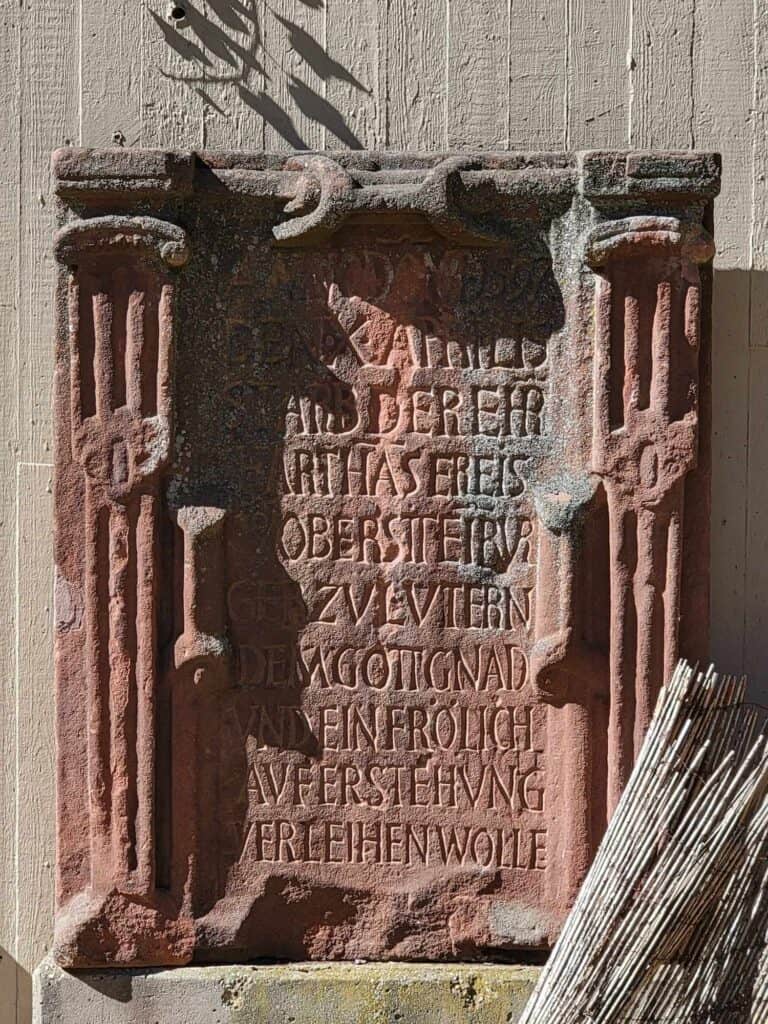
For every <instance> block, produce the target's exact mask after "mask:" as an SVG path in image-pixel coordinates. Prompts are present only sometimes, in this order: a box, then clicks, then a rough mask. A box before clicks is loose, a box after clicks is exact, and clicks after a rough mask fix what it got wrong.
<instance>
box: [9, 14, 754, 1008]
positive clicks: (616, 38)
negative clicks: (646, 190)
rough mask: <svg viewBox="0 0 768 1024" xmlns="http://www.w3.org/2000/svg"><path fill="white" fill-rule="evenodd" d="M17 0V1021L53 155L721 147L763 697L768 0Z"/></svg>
mask: <svg viewBox="0 0 768 1024" xmlns="http://www.w3.org/2000/svg"><path fill="white" fill-rule="evenodd" d="M173 6H174V5H173V4H172V3H171V2H170V0H0V360H2V372H1V373H0V386H1V387H2V391H1V392H0V395H1V396H2V403H1V404H0V947H2V959H0V1024H20V1022H24V1024H26V1022H27V1021H28V1020H29V1019H30V998H31V987H30V978H29V972H30V971H31V970H32V968H33V966H34V964H35V963H36V962H37V961H38V959H39V958H40V957H41V956H42V955H43V954H44V952H45V951H46V949H47V947H48V943H49V941H50V932H51V914H52V878H53V859H54V838H53V834H54V833H53V739H52V735H53V728H52V723H53V688H52V657H51V613H52V603H51V541H50V504H51V466H50V463H51V443H50V438H51V411H50V390H51V372H52V358H51V357H52V351H53V346H52V334H53V331H52V324H51V317H52V282H53V263H52V259H51V253H50V237H51V232H52V226H53V211H52V205H51V198H50V182H49V172H48V155H49V152H50V150H52V149H53V148H54V147H56V146H60V145H62V144H66V143H74V144H81V145H89V146H109V145H113V144H115V142H118V143H120V144H125V145H137V146H138V145H143V146H161V147H171V146H179V147H198V148H199V147H202V146H205V147H209V148H212V147H230V148H250V149H262V148H266V149H272V150H274V149H286V148H290V147H291V146H292V145H296V146H302V145H303V146H308V147H311V148H317V147H325V146H327V147H329V148H337V147H339V146H363V147H368V148H374V147H379V148H391V149H409V148H410V149H416V148H421V149H446V148H483V149H488V148H500V147H512V148H521V149H569V148H599V147H637V148H639V147H654V148H682V149H687V148H691V147H698V148H703V149H719V150H720V151H721V152H722V154H723V157H724V167H723V177H724V189H723V194H722V196H721V198H720V200H719V202H718V204H717V215H716V222H717V224H716V232H717V259H716V263H715V266H716V274H715V288H714V303H715V311H714V509H713V528H714V531H713V533H714V537H713V551H712V577H713V585H714V597H713V607H712V620H713V649H712V653H713V656H714V657H715V659H716V660H717V661H718V663H719V664H720V665H721V667H722V668H723V669H728V670H732V671H740V670H742V669H744V670H745V671H748V672H750V673H751V674H753V676H754V678H755V679H756V680H757V681H758V683H759V686H758V691H761V692H762V693H763V694H766V695H767V696H766V697H765V698H764V699H765V700H766V702H767V703H768V611H767V610H766V608H765V604H766V595H768V193H767V192H766V172H767V170H768V146H767V145H766V112H767V107H766V103H767V97H768V7H767V6H766V5H765V3H764V2H763V0H674V2H671V0H180V2H179V6H186V7H187V8H188V17H187V18H186V19H185V20H184V21H182V22H180V23H179V26H178V27H177V26H176V25H175V24H174V22H173V20H172V18H171V17H170V11H171V8H172V7H173Z"/></svg>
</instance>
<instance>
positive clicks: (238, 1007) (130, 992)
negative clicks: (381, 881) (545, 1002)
mask: <svg viewBox="0 0 768 1024" xmlns="http://www.w3.org/2000/svg"><path fill="white" fill-rule="evenodd" d="M539 970H540V968H537V967H511V966H499V965H494V964H421V963H420V964H403V963H375V964H348V963H333V964H330V963H323V964H315V963H312V964H289V965H285V964H281V965H269V966H234V967H233V966H226V967H223V966H216V967H179V968H175V969H168V970H94V971H77V972H76V973H68V972H67V971H63V970H62V969H61V968H60V967H57V966H56V964H54V963H53V962H52V961H51V960H44V961H43V963H42V964H41V965H40V966H39V967H38V969H37V971H36V972H35V996H34V998H35V1018H34V1019H35V1024H514V1022H515V1021H517V1020H518V1019H519V1017H520V1014H521V1013H522V1010H523V1007H524V1006H525V1003H526V1000H527V999H528V996H529V995H530V993H531V991H532V990H533V986H534V985H535V983H536V979H537V978H538V974H539Z"/></svg>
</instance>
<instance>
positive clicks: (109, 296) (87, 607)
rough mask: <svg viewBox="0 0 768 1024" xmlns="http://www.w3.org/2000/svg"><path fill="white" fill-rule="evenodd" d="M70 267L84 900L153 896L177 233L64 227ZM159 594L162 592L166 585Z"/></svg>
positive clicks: (127, 223)
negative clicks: (79, 549) (164, 487)
mask: <svg viewBox="0 0 768 1024" xmlns="http://www.w3.org/2000/svg"><path fill="white" fill-rule="evenodd" d="M56 254H57V257H58V259H59V260H60V261H61V262H62V263H63V264H65V265H66V267H67V268H68V282H67V302H68V325H69V394H70V430H71V438H70V444H71V452H72V457H73V461H74V463H75V464H76V465H79V467H80V469H81V471H82V473H83V476H84V507H83V508H74V507H72V508H70V509H69V514H70V515H73V516H77V515H82V517H83V520H84V530H83V536H84V541H85V553H84V559H83V562H84V581H85V583H84V620H85V640H86V651H85V655H84V662H83V664H84V674H85V681H86V685H85V687H84V693H83V699H84V700H85V701H86V702H87V709H88V710H87V734H88V735H87V762H88V768H87V786H88V794H89V801H88V806H89V812H88V813H89V821H88V832H89V852H90V890H91V892H92V893H106V892H110V891H112V892H114V891H118V892H120V893H129V894H132V895H134V896H149V895H150V894H152V893H153V892H154V890H155V886H156V876H155V872H156V847H155V837H156V822H155V804H156V795H155V776H156V767H155V764H156V750H155V744H156V740H155V733H156V723H155V718H156V706H157V694H158V676H159V672H160V670H159V666H158V637H157V624H158V601H159V592H160V588H161V586H163V585H164V584H163V582H162V581H161V580H160V575H161V568H160V558H159V551H158V544H159V530H160V526H161V516H162V508H161V505H162V499H161V479H162V475H163V472H164V470H165V469H166V467H167V466H168V464H169V461H170V458H171V449H172V435H173V348H174V346H173V326H174V291H175V280H174V279H175V270H176V269H177V268H179V267H181V266H183V265H184V264H185V263H186V262H187V259H188V255H189V253H188V248H187V240H186V235H185V233H184V231H183V230H182V229H181V228H178V227H176V226H175V225H173V224H169V223H166V222H164V221H160V220H156V219H153V218H149V217H97V218H93V219H90V220H85V221H75V222H74V223H73V224H71V225H69V226H68V227H66V228H64V229H63V230H62V231H61V232H60V234H59V235H58V238H57V244H56ZM165 585H167V581H166V584H165Z"/></svg>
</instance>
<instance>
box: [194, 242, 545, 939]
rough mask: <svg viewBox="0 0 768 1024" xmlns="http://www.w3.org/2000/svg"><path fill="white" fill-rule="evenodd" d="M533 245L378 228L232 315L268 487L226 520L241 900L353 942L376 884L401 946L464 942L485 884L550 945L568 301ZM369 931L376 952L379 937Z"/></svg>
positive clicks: (227, 859)
mask: <svg viewBox="0 0 768 1024" xmlns="http://www.w3.org/2000/svg"><path fill="white" fill-rule="evenodd" d="M423 233H424V232H422V234H423ZM527 241H528V247H529V249H532V248H534V247H535V246H537V247H538V249H537V250H536V258H534V259H532V260H528V261H524V260H522V259H521V258H520V256H519V254H517V253H515V252H514V251H512V250H511V247H504V248H500V249H499V250H498V251H494V252H493V253H487V252H482V251H479V252H478V251H476V250H472V249H460V248H455V247H452V246H450V245H447V244H445V243H442V242H440V241H439V240H436V239H435V238H434V237H430V236H429V234H427V236H426V238H422V240H421V241H417V242H416V243H410V244H409V245H408V247H407V248H406V247H404V246H403V244H402V237H401V233H400V232H398V233H397V234H396V236H392V237H390V238H388V237H387V234H386V232H381V231H379V232H378V233H376V234H374V233H373V232H371V233H368V234H366V233H361V231H360V230H358V231H357V232H355V234H354V236H352V237H348V238H345V237H342V238H340V239H339V241H338V242H337V243H336V244H335V245H334V246H333V247H331V248H325V249H323V250H321V251H319V252H317V251H314V252H311V253H307V252H301V251H297V252H288V253H280V252H279V253H276V254H274V255H273V257H272V260H273V261H272V263H271V266H270V269H269V285H271V284H273V283H275V282H276V283H278V285H279V286H280V283H283V282H291V283H292V284H291V287H292V289H293V298H292V302H291V304H290V306H287V307H286V308H282V307H281V306H280V305H278V306H276V308H275V307H274V306H272V307H270V309H269V311H268V313H267V315H266V316H264V315H263V314H261V308H262V303H261V301H260V298H259V293H258V292H257V290H256V282H255V279H256V278H257V275H258V274H259V273H263V266H262V264H261V263H259V264H258V266H249V263H248V261H247V260H245V261H244V262H243V263H242V264H241V265H240V266H239V267H238V268H237V271H236V282H237V286H236V287H237V290H238V294H239V296H240V299H239V302H238V308H237V316H234V317H232V318H230V319H229V321H228V323H227V325H226V332H227V340H228V353H229V361H228V368H227V370H228V376H227V379H226V380H225V381H224V382H223V383H222V387H223V389H224V391H225V396H226V397H225V400H226V401H227V402H229V403H230V408H231V409H232V410H233V411H234V412H233V414H232V419H231V421H230V429H231V432H232V435H233V439H234V443H236V445H237V451H238V454H239V455H240V456H241V457H242V458H244V459H254V460H261V461H262V466H261V475H262V478H263V479H267V478H271V479H272V480H273V487H272V488H271V489H270V492H269V493H268V494H266V495H259V494H257V493H254V494H253V496H252V498H253V501H252V507H251V508H250V509H246V508H244V509H241V510H240V512H238V513H237V514H234V515H233V516H230V517H229V519H228V521H227V525H226V573H225V574H226V588H227V589H226V613H227V618H228V624H229V637H230V641H231V645H232V662H231V672H232V674H233V676H234V679H233V680H232V687H231V688H228V689H227V690H226V691H225V692H224V693H223V694H222V695H221V702H220V705H219V707H218V708H217V709H216V711H215V715H216V717H217V720H218V726H217V729H218V731H217V740H216V745H217V746H218V749H219V751H220V752H221V753H220V757H221V771H220V778H221V779H222V780H224V784H223V792H222V795H221V796H220V798H219V801H218V806H219V807H220V808H222V811H223V812H224V820H222V822H221V826H222V831H221V845H220V869H219V874H220V883H221V885H222V887H225V886H226V885H227V881H226V880H227V879H228V880H229V883H228V884H229V886H230V888H233V889H236V890H237V891H239V892H241V893H242V894H243V898H244V899H246V898H248V897H249V896H250V895H253V896H254V897H255V896H256V895H257V894H259V893H261V892H263V890H264V887H265V886H266V889H267V890H271V891H273V892H281V893H285V892H287V891H289V890H290V888H291V887H292V886H294V885H296V884H297V883H298V884H300V885H306V886H309V885H312V886H317V885H318V886H321V887H331V888H332V889H334V890H338V889H341V890H343V891H344V892H345V894H346V895H345V897H344V899H345V900H348V901H349V902H350V906H353V907H355V909H354V914H355V915H356V918H357V922H356V923H355V924H354V925H353V926H352V927H353V930H354V931H358V930H359V929H360V926H361V924H362V923H364V922H365V920H366V913H368V912H370V911H364V910H362V909H361V906H364V905H365V901H366V900H367V899H369V898H370V893H371V892H372V891H375V892H376V894H377V895H376V900H377V901H378V902H379V903H380V910H379V912H380V913H382V914H383V915H384V916H389V915H391V916H392V918H393V919H394V918H399V926H398V934H399V939H398V941H397V943H396V944H394V945H393V946H392V951H393V952H394V953H396V954H400V955H423V954H428V953H429V949H430V948H431V947H432V946H433V945H436V944H437V943H439V944H440V945H441V946H442V947H443V948H445V947H446V944H449V945H450V943H451V941H452V940H451V938H450V930H449V920H450V919H451V916H452V915H454V914H455V913H456V912H457V910H462V909H463V908H464V907H465V905H466V899H467V896H468V894H473V895H475V896H479V895H480V894H482V893H484V892H490V891H494V890H497V889H498V890H501V891H503V892H504V893H506V898H508V899H512V898H517V897H518V896H522V898H523V905H524V906H526V907H529V906H531V905H535V904H536V903H537V902H538V903H540V904H543V905H544V910H543V912H542V916H541V920H542V928H541V939H543V938H544V937H545V936H546V934H547V929H548V928H549V927H550V925H551V921H552V920H554V916H553V915H551V914H550V913H549V910H548V909H547V903H548V901H549V898H548V896H547V892H546V889H547V885H546V878H547V866H548V858H549V857H550V856H552V850H551V848H550V843H549V831H550V828H551V824H552V820H553V813H554V810H555V809H556V806H557V801H556V799H554V795H553V794H552V792H551V782H550V779H549V776H548V769H547V760H548V714H549V712H548V709H547V706H546V705H545V703H544V702H543V701H542V700H541V698H540V697H539V696H538V695H537V692H536V690H535V687H534V685H532V682H531V678H530V666H529V656H530V650H531V646H532V644H534V641H535V630H534V622H535V615H536V604H537V600H538V595H537V588H538V571H537V569H538V565H537V552H538V543H539V529H540V525H539V523H538V517H537V512H536V508H535V501H534V492H532V489H531V486H530V483H529V480H530V478H531V475H532V476H534V477H536V474H537V467H539V466H540V465H541V464H542V462H543V460H544V459H545V458H546V456H547V454H548V453H549V451H550V450H551V441H550V431H551V426H550V423H549V422H548V421H549V417H550V409H549V394H550V389H551V386H552V384H551V379H550V354H549V351H548V346H549V344H550V339H551V336H552V335H553V334H554V333H555V332H556V331H557V330H558V329H559V328H560V327H561V326H562V317H563V312H562V306H561V304H560V301H559V291H558V288H557V285H556V282H555V279H554V273H553V269H552V263H551V258H550V257H549V253H548V251H547V250H546V248H545V247H544V245H543V243H542V242H541V241H540V240H538V239H537V238H536V236H535V234H534V232H531V236H530V238H529V239H528V240H527ZM252 282H253V286H252V287H251V283H252ZM269 285H268V286H267V287H269ZM261 287H263V276H262V278H261ZM297 293H298V294H297ZM249 295H250V297H249ZM274 359H276V360H281V361H283V362H286V364H290V365H291V366H292V368H293V378H291V377H290V376H288V377H287V378H285V377H283V375H282V374H281V378H282V379H283V381H284V383H283V384H282V387H283V392H282V394H281V395H280V397H276V396H275V393H274V390H275V389H274V385H273V382H272V378H268V377H266V376H263V375H262V369H263V367H264V365H267V364H269V362H270V361H272V360H274ZM286 381H287V383H288V386H286V383H285V382H286ZM265 410H266V411H267V412H266V414H265V412H264V411H265ZM258 411H261V412H260V414H259V412H258ZM259 415H261V416H262V422H261V424H260V425H259V423H258V422H257V417H258V416H259ZM269 415H272V416H275V417H279V419H278V420H276V422H272V423H271V424H270V423H268V422H267V419H266V417H268V416H269ZM269 427H271V428H272V432H273V434H274V439H273V442H272V443H268V442H266V441H265V442H264V443H262V444H258V443H257V444H256V445H254V444H253V441H254V440H256V441H258V439H259V429H262V430H263V431H264V434H263V435H262V436H263V437H266V431H267V428H269ZM255 473H256V475H257V476H258V475H259V471H258V470H256V471H255ZM446 878H454V879H462V883H461V886H459V887H458V889H457V890H456V892H454V893H451V889H452V888H453V886H454V883H451V884H449V885H447V886H446V885H445V879H446ZM441 888H445V889H447V890H449V895H447V898H443V896H442V894H441V896H440V898H439V900H438V901H437V902H435V904H434V906H433V907H432V908H429V907H428V903H427V909H421V910H420V911H419V912H415V913H413V914H409V911H408V909H407V904H408V901H409V900H414V899H417V898H418V894H419V893H422V895H423V898H424V899H425V900H426V899H427V895H426V894H427V893H429V892H430V891H433V890H437V891H439V890H440V889H441ZM286 898H287V897H286ZM432 898H433V899H434V895H433V897H432ZM403 901H404V902H403ZM358 904H359V905H358ZM215 913H216V911H215V909H214V910H213V915H214V916H215ZM259 913H260V911H259V909H258V903H255V904H254V910H253V915H254V920H252V921H251V922H250V923H247V924H245V925H244V929H245V935H247V936H248V939H247V941H248V943H249V945H252V944H253V943H254V942H256V943H257V944H258V943H259V942H260V940H259V939H258V938H254V935H255V933H256V932H257V931H258V925H257V924H256V920H255V919H256V918H257V915H258V914H259ZM480 916H482V914H480ZM485 916H486V918H487V913H486V914H485ZM430 918H431V919H432V920H431V922H430V928H431V929H432V930H433V932H434V933H435V936H436V941H435V938H429V939H428V940H427V942H426V943H425V942H424V931H423V930H424V926H425V920H427V919H430ZM440 918H441V919H442V921H441V923H440V925H439V927H438V925H437V922H438V920H439V919H440ZM457 922H458V919H457ZM456 928H457V929H458V933H457V934H458V939H457V941H459V943H461V940H462V937H463V933H464V931H466V928H465V926H464V925H459V924H457V925H456ZM524 940H525V936H524V935H520V936H519V937H517V939H512V940H511V941H513V942H514V941H521V942H524ZM354 941H355V943H356V944H357V948H358V949H359V950H360V951H361V954H364V955H375V954H376V943H377V942H378V941H379V940H378V939H377V938H376V937H375V934H374V933H371V935H366V934H365V933H364V932H358V934H357V935H356V937H355V939H354ZM260 948H262V947H261V946H260ZM263 948H265V947H263Z"/></svg>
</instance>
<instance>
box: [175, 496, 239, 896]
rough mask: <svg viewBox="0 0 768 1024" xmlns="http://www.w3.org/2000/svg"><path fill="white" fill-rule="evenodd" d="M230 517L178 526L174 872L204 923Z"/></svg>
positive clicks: (213, 887) (211, 512)
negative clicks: (180, 610)
mask: <svg viewBox="0 0 768 1024" xmlns="http://www.w3.org/2000/svg"><path fill="white" fill-rule="evenodd" d="M226 515H227V513H226V511H225V510H224V509H219V508H205V507H199V506H192V507H185V508H181V509H179V510H178V511H177V513H176V522H177V523H178V525H179V528H180V529H181V531H182V533H183V535H184V568H183V584H182V589H183V596H182V603H183V631H182V633H181V635H180V636H179V637H178V639H177V640H176V643H175V646H174V668H175V672H174V674H173V693H172V698H171V699H172V701H173V721H174V730H173V735H174V748H175V749H174V757H173V779H172V787H173V788H172V792H173V796H172V805H173V806H174V808H175V809H176V810H175V813H174V829H175V834H174V845H175V848H176V856H175V857H174V865H175V866H176V867H180V868H181V869H182V870H183V871H184V877H183V878H178V879H175V880H174V888H176V889H177V890H183V892H184V903H185V906H184V909H185V911H186V912H188V913H190V914H191V915H193V916H201V915H202V914H203V913H204V912H205V911H207V910H208V909H210V904H211V903H212V902H213V901H214V899H215V894H216V892H217V888H218V878H217V872H216V870H215V867H214V866H215V864H216V863H217V851H216V838H217V830H218V825H217V819H216V815H215V814H214V813H212V808H213V807H215V806H216V803H217V800H218V790H217V764H218V760H219V755H218V751H217V750H216V749H215V743H216V735H217V733H216V723H217V722H218V718H217V715H218V710H219V709H218V707H217V701H218V700H219V698H220V694H221V691H222V690H223V689H224V688H225V687H226V685H227V682H228V679H229V675H230V669H231V660H232V659H231V650H230V645H229V641H228V639H227V636H226V585H225V576H224V556H225V552H224V540H225V536H224V527H225V523H226Z"/></svg>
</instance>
